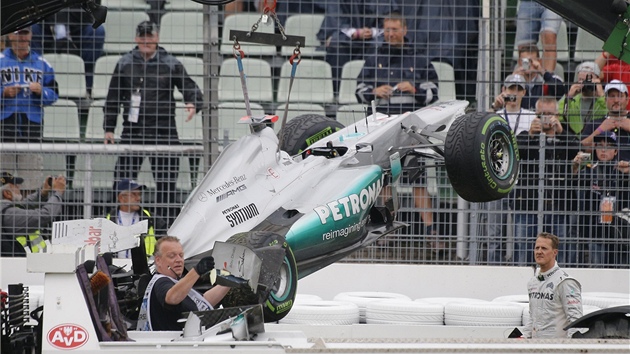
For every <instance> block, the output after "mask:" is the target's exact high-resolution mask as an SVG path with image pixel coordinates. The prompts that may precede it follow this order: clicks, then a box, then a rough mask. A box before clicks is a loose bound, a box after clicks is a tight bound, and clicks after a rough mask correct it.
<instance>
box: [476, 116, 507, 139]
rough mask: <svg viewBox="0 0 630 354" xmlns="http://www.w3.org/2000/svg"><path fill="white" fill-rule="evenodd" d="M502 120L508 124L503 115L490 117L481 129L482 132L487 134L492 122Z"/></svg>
mask: <svg viewBox="0 0 630 354" xmlns="http://www.w3.org/2000/svg"><path fill="white" fill-rule="evenodd" d="M498 120H500V121H502V122H503V123H505V125H507V121H506V120H505V119H503V118H502V117H501V116H494V117H492V118H490V119H488V120H487V121H486V124H484V126H483V128H482V129H481V134H484V135H485V134H486V130H488V127H489V126H490V124H492V123H494V122H496V121H498Z"/></svg>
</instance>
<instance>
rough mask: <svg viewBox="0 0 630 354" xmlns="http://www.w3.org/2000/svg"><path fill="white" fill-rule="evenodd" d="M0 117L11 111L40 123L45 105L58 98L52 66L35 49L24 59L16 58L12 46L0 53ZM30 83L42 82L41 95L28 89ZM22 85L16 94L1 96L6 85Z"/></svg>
mask: <svg viewBox="0 0 630 354" xmlns="http://www.w3.org/2000/svg"><path fill="white" fill-rule="evenodd" d="M0 76H1V77H2V83H1V84H0V120H4V119H6V118H8V117H10V116H11V115H13V114H14V113H24V114H25V115H26V117H27V118H28V120H30V121H31V122H33V123H37V124H42V117H43V116H44V106H48V105H51V104H53V103H55V102H56V101H57V99H58V98H59V95H58V93H57V85H56V83H55V73H54V71H53V68H52V66H50V64H49V63H48V62H47V61H46V59H44V58H43V57H42V56H41V55H39V54H38V53H37V52H33V51H31V52H30V53H29V55H28V56H27V57H26V58H25V59H24V60H21V59H19V58H18V57H17V56H16V55H15V53H14V52H13V50H12V49H11V48H7V49H5V50H4V52H2V54H0ZM31 82H39V83H40V84H41V85H42V94H41V95H35V94H34V93H32V92H31V90H29V89H28V86H29V84H30V83H31ZM15 85H18V86H21V87H24V89H23V90H21V91H20V93H18V94H17V95H16V96H15V97H4V89H5V87H8V86H15Z"/></svg>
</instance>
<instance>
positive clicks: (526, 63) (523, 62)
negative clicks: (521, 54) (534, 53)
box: [521, 58, 531, 70]
mask: <svg viewBox="0 0 630 354" xmlns="http://www.w3.org/2000/svg"><path fill="white" fill-rule="evenodd" d="M530 64H531V63H530V61H529V58H523V59H521V66H522V67H523V70H529V68H530Z"/></svg>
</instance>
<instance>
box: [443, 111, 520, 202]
mask: <svg viewBox="0 0 630 354" xmlns="http://www.w3.org/2000/svg"><path fill="white" fill-rule="evenodd" d="M444 159H445V164H446V171H447V172H448V178H449V180H450V182H451V185H452V186H453V188H454V189H455V191H456V192H457V194H459V196H461V197H462V198H464V199H466V200H468V201H470V202H488V201H491V200H497V199H501V198H503V197H505V196H506V195H507V194H508V193H509V192H510V191H511V190H512V187H514V184H516V179H517V177H518V171H519V160H520V156H519V150H518V145H517V144H516V137H515V136H514V132H513V131H512V129H511V128H510V127H509V125H508V123H507V122H506V121H505V119H503V118H502V117H501V116H499V115H497V114H496V113H482V112H477V113H469V114H465V115H463V116H461V117H459V118H457V119H456V120H455V121H454V122H453V124H452V125H451V128H450V129H449V131H448V133H447V135H446V141H445V142H444Z"/></svg>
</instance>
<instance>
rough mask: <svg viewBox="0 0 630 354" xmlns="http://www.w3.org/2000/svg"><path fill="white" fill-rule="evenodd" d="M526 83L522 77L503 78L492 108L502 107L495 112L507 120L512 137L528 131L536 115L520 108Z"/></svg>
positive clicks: (515, 75)
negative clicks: (499, 91) (512, 132)
mask: <svg viewBox="0 0 630 354" xmlns="http://www.w3.org/2000/svg"><path fill="white" fill-rule="evenodd" d="M526 85H527V82H526V81H525V78H524V77H523V76H522V75H518V74H512V75H509V76H508V77H506V78H505V82H504V83H503V88H502V89H501V93H500V94H498V95H497V97H496V98H495V99H494V103H492V107H493V108H494V107H502V108H501V109H499V110H497V111H496V112H497V113H498V114H499V115H500V116H501V117H503V118H505V120H507V122H508V124H509V125H510V128H512V130H513V131H514V135H518V134H520V133H521V132H522V131H529V127H530V126H531V124H532V121H533V120H534V118H536V113H534V112H533V111H530V110H529V109H524V108H521V101H522V100H523V97H525V93H526V92H527V91H526V89H525V88H526Z"/></svg>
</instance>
